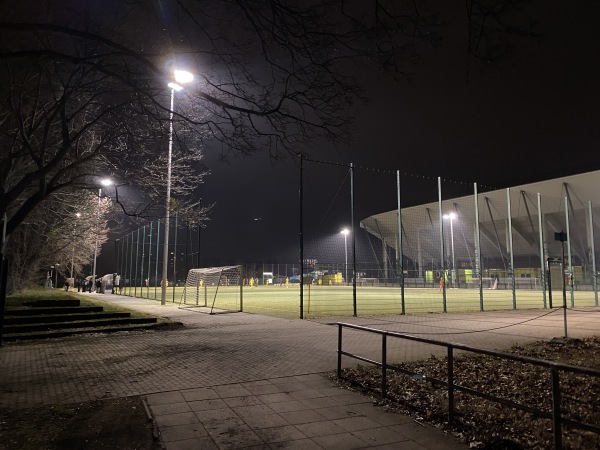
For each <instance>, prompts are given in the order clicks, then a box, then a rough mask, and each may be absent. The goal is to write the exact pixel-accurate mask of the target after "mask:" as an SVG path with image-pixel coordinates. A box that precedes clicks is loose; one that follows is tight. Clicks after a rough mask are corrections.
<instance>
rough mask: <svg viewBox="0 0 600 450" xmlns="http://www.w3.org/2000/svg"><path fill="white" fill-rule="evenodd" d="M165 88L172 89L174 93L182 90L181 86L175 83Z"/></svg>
mask: <svg viewBox="0 0 600 450" xmlns="http://www.w3.org/2000/svg"><path fill="white" fill-rule="evenodd" d="M167 86H169V87H170V88H171V89H173V90H174V91H177V92H179V91H180V90H182V89H183V86H180V85H178V84H177V83H173V82H171V83H168V84H167Z"/></svg>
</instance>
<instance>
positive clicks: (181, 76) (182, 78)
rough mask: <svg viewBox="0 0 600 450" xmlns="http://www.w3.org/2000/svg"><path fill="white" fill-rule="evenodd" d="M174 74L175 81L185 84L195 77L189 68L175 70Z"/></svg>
mask: <svg viewBox="0 0 600 450" xmlns="http://www.w3.org/2000/svg"><path fill="white" fill-rule="evenodd" d="M173 74H174V75H175V81H177V82H178V83H184V84H185V83H189V82H190V81H192V80H193V79H194V74H193V73H191V72H188V71H187V70H175V71H174V72H173Z"/></svg>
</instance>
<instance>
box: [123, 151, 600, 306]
mask: <svg viewBox="0 0 600 450" xmlns="http://www.w3.org/2000/svg"><path fill="white" fill-rule="evenodd" d="M298 170H299V172H300V176H299V177H298V179H297V180H290V183H298V184H299V189H298V191H299V198H298V201H297V204H296V205H287V207H288V209H286V210H282V214H294V213H295V214H297V217H298V231H299V232H298V242H297V248H298V252H299V255H300V257H299V258H298V260H297V261H295V262H294V261H284V262H283V263H282V262H273V261H276V260H277V258H276V257H274V258H272V259H271V260H270V261H267V262H265V261H263V262H252V260H250V261H248V260H243V261H228V264H229V263H232V264H242V265H243V266H244V269H243V275H242V278H241V280H242V281H241V282H242V284H243V285H244V286H245V289H243V290H242V292H243V293H242V295H243V310H244V311H247V312H257V313H266V314H275V315H278V316H286V317H301V318H313V317H335V316H353V315H354V316H365V315H383V314H413V313H430V312H435V313H445V312H469V311H489V310H509V309H523V308H550V307H557V306H558V307H560V306H562V305H563V302H564V301H565V300H566V302H567V306H568V307H575V306H598V289H597V282H596V278H597V273H598V272H597V268H596V259H597V250H596V249H597V248H598V245H599V242H598V238H597V236H596V234H597V233H596V234H594V227H595V224H598V223H600V222H599V221H598V211H597V210H596V209H595V208H593V207H592V203H591V201H590V200H591V199H581V198H579V197H578V196H577V195H576V193H574V192H572V191H570V190H569V189H567V188H566V187H563V189H562V191H561V194H560V195H557V196H555V197H551V196H548V195H545V194H544V195H543V194H540V193H538V192H527V191H525V190H519V189H515V188H513V189H503V190H489V188H487V191H486V189H481V188H480V187H479V186H477V185H476V184H465V183H456V182H452V181H447V180H442V179H438V178H432V177H420V176H413V175H408V174H403V173H400V172H399V171H393V170H373V169H370V168H363V167H355V166H353V165H351V164H350V165H342V164H334V163H326V162H323V161H315V160H309V159H304V158H303V159H301V160H300V164H299V167H298ZM298 180H299V181H298ZM565 186H566V185H565ZM479 189H481V190H482V192H479ZM170 229H171V232H170V236H169V252H170V254H169V258H168V260H169V268H168V280H167V281H166V283H168V286H169V290H168V296H167V299H168V301H171V302H175V303H177V302H179V301H180V299H181V295H182V289H183V286H184V285H185V279H186V275H187V273H188V270H189V269H191V268H196V267H199V266H205V265H206V264H203V262H202V261H203V257H202V253H203V246H202V239H201V235H202V229H199V228H198V227H197V226H191V225H189V224H182V223H178V220H177V216H175V217H173V218H172V222H171V226H170ZM163 230H164V223H163V222H162V221H160V220H159V221H155V222H153V223H150V224H148V225H146V226H144V227H141V228H139V229H137V230H135V231H133V232H131V233H129V234H127V235H125V236H123V237H121V238H120V239H119V240H118V241H117V243H116V244H117V251H116V257H115V259H116V261H115V267H116V270H115V273H119V274H120V275H121V276H120V279H121V282H120V284H121V286H120V287H119V288H118V289H117V291H119V290H120V291H121V292H122V293H123V294H125V295H131V296H136V297H146V298H149V299H153V300H160V296H161V283H162V280H161V274H162V252H163V251H164V244H163V242H164V236H162V235H161V233H162V232H163ZM230 238H231V237H228V239H230ZM237 238H238V239H240V240H241V241H242V242H243V241H244V240H245V239H248V237H246V236H243V235H241V236H238V237H237ZM254 238H257V239H258V240H259V241H260V242H266V243H268V242H269V239H267V238H266V237H264V236H262V237H261V236H258V237H256V236H255V237H254ZM212 245H215V243H214V242H212ZM266 245H267V246H268V244H266ZM268 250H271V251H272V252H273V253H274V254H275V253H276V252H277V249H276V248H273V249H269V248H268V247H267V251H268ZM223 259H227V258H226V257H225V256H224V258H223Z"/></svg>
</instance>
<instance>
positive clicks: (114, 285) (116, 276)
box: [112, 273, 121, 294]
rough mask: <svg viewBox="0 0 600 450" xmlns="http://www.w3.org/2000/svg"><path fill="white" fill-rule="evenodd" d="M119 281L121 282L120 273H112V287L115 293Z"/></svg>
mask: <svg viewBox="0 0 600 450" xmlns="http://www.w3.org/2000/svg"><path fill="white" fill-rule="evenodd" d="M120 283H121V275H119V274H118V273H115V274H114V275H113V289H112V293H113V294H116V293H117V288H119V287H120Z"/></svg>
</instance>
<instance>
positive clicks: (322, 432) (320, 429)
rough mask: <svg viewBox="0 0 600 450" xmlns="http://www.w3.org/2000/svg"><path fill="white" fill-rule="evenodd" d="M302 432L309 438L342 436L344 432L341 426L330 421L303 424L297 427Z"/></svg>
mask: <svg viewBox="0 0 600 450" xmlns="http://www.w3.org/2000/svg"><path fill="white" fill-rule="evenodd" d="M295 426H296V428H297V429H298V430H300V432H302V433H303V434H305V435H306V436H307V437H309V438H313V437H315V436H327V435H328V434H341V433H344V432H345V431H346V430H344V429H343V428H342V427H340V426H339V425H336V424H335V423H333V422H331V421H330V420H323V421H320V422H311V423H301V424H297V425H295Z"/></svg>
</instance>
